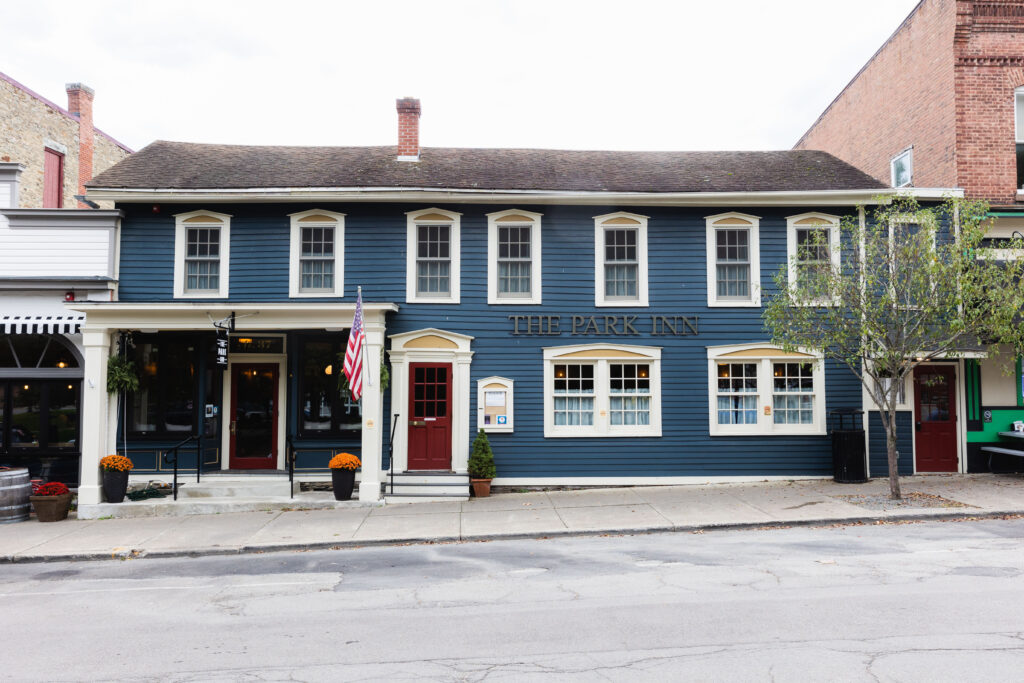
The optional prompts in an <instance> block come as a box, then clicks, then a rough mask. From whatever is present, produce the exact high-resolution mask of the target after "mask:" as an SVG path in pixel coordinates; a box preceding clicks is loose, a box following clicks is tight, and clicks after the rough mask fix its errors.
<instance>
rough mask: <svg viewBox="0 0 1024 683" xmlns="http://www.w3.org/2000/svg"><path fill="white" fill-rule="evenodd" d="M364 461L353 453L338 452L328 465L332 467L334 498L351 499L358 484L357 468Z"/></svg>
mask: <svg viewBox="0 0 1024 683" xmlns="http://www.w3.org/2000/svg"><path fill="white" fill-rule="evenodd" d="M361 464H362V463H361V462H359V458H358V457H356V456H354V455H352V454H351V453H338V454H337V455H335V456H334V457H333V458H331V462H329V463H328V464H327V466H328V467H329V468H330V469H331V485H332V486H333V488H334V500H350V499H351V498H352V489H353V488H354V487H355V484H356V470H357V469H358V468H359V466H360V465H361Z"/></svg>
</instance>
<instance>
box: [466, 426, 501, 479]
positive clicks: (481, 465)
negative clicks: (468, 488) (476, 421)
mask: <svg viewBox="0 0 1024 683" xmlns="http://www.w3.org/2000/svg"><path fill="white" fill-rule="evenodd" d="M496 475H497V469H495V467H494V451H492V450H491V442H490V441H488V440H487V434H486V433H485V432H484V430H482V429H481V430H480V431H479V432H477V435H476V438H475V439H473V450H472V452H470V454H469V476H470V477H472V478H473V479H494V477H495V476H496Z"/></svg>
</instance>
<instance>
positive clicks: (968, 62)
mask: <svg viewBox="0 0 1024 683" xmlns="http://www.w3.org/2000/svg"><path fill="white" fill-rule="evenodd" d="M958 5H959V6H960V7H959V10H958V12H957V30H956V40H955V51H956V53H955V58H956V91H957V94H958V97H957V111H956V129H957V166H958V168H959V169H960V173H959V184H960V186H961V187H963V188H964V191H965V192H966V193H967V195H968V196H969V197H979V198H984V199H987V200H989V201H990V202H991V203H992V204H994V205H1009V204H1013V203H1014V202H1015V201H1016V199H1017V160H1016V150H1015V146H1014V103H1013V99H1014V93H1013V91H1014V90H1015V89H1016V88H1018V87H1020V86H1024V2H1020V1H1019V0H988V1H986V2H970V1H968V0H959V2H958Z"/></svg>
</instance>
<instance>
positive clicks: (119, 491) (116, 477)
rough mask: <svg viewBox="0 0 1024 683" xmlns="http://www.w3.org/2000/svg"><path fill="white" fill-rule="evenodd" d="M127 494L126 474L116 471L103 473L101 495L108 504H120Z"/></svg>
mask: <svg viewBox="0 0 1024 683" xmlns="http://www.w3.org/2000/svg"><path fill="white" fill-rule="evenodd" d="M127 492H128V473H127V472H118V471H117V470H104V471H103V495H104V496H105V497H106V499H107V502H108V503H120V502H122V501H123V500H124V494H125V493H127Z"/></svg>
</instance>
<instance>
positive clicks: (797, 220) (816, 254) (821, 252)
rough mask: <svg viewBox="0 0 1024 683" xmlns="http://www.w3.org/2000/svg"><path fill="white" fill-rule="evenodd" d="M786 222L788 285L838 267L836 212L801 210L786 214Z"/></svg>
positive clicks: (837, 220) (837, 218)
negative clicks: (795, 213) (834, 214)
mask: <svg viewBox="0 0 1024 683" xmlns="http://www.w3.org/2000/svg"><path fill="white" fill-rule="evenodd" d="M786 224H787V238H786V245H787V256H788V266H789V282H790V284H791V285H793V284H798V283H799V282H800V280H801V278H813V277H814V276H815V275H819V274H824V273H827V272H829V271H831V270H833V269H838V268H839V217H838V216H830V215H828V214H824V213H803V214H800V215H797V216H789V217H788V218H787V219H786ZM811 281H812V282H813V280H811ZM816 286H820V283H819V284H818V285H816Z"/></svg>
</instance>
